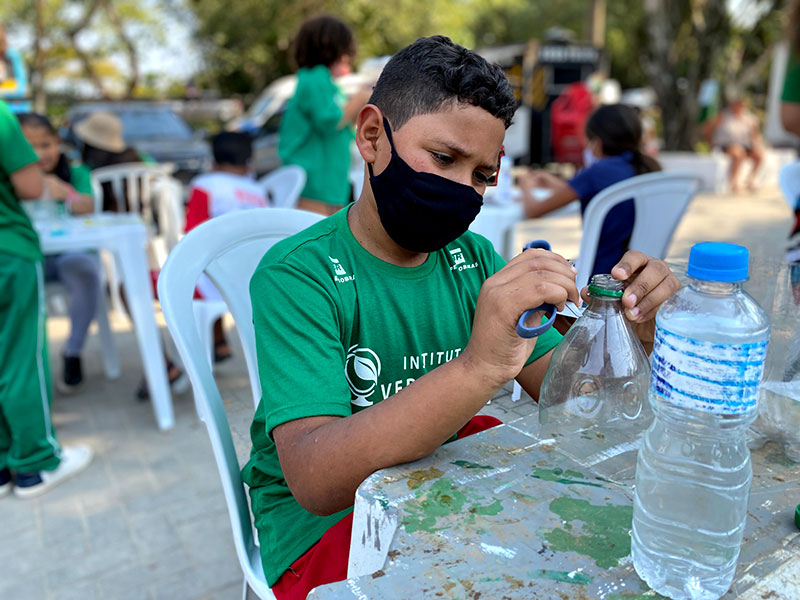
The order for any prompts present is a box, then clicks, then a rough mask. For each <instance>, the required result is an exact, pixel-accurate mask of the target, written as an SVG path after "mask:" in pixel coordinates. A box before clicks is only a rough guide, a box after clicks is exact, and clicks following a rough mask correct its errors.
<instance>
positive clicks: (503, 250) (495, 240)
mask: <svg viewBox="0 0 800 600" xmlns="http://www.w3.org/2000/svg"><path fill="white" fill-rule="evenodd" d="M551 195H552V191H551V190H547V189H543V188H542V189H537V190H534V197H535V198H536V199H537V200H539V201H542V200H545V199H546V198H549V197H550V196H551ZM520 196H521V192H520V189H519V188H518V187H514V188H513V189H512V192H511V198H512V199H513V201H512V202H507V203H498V202H495V201H494V198H493V192H492V189H491V188H489V189H488V190H487V192H486V195H485V196H484V198H485V201H484V204H483V207H482V208H481V212H480V213H478V216H477V217H475V220H474V221H473V222H472V224H471V225H470V226H469V230H470V231H472V232H473V233H479V234H480V235H482V236H483V237H485V238H486V239H488V240H489V241H490V242H491V243H492V245H493V246H494V249H495V250H497V253H498V254H499V255H500V256H502V257H503V258H505V259H506V260H511V258H513V257H514V256H516V255H517V254H518V253H519V252H520V251H521V250H522V248H516V247H513V241H514V240H513V236H512V232H513V228H514V225H516V224H517V223H519V222H521V221H524V220H525V209H524V208H523V205H522V202H520V201H519V199H520ZM576 214H580V202H578V201H577V200H576V201H574V202H570V203H569V204H567V205H566V206H564V207H562V208H559V209H557V210H554V211H553V212H551V213H548V214H546V215H544V216H543V217H542V221H543V224H544V223H547V219H551V218H554V217H555V218H558V217H569V216H573V215H576ZM570 224H571V226H572V227H574V225H573V224H572V221H570ZM548 225H549V224H548ZM545 229H547V227H545ZM578 232H579V233H580V225H579V226H578ZM542 239H549V238H548V236H547V235H542Z"/></svg>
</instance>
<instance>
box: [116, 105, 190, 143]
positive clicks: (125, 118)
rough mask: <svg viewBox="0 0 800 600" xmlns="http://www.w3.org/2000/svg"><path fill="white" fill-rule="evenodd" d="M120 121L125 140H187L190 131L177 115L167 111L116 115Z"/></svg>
mask: <svg viewBox="0 0 800 600" xmlns="http://www.w3.org/2000/svg"><path fill="white" fill-rule="evenodd" d="M118 116H119V118H120V119H122V131H123V132H124V136H125V139H126V140H128V141H135V140H141V139H147V138H171V139H181V140H188V139H191V137H192V130H191V129H190V128H189V126H188V125H186V123H184V122H183V121H182V120H181V119H180V117H179V116H178V115H176V114H175V113H173V112H170V111H168V110H152V111H151V110H132V111H124V112H120V113H118Z"/></svg>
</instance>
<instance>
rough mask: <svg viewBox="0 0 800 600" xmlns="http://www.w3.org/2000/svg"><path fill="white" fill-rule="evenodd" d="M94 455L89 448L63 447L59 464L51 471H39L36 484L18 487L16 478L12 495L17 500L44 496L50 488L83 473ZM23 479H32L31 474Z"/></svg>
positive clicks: (18, 482)
mask: <svg viewBox="0 0 800 600" xmlns="http://www.w3.org/2000/svg"><path fill="white" fill-rule="evenodd" d="M92 456H94V453H93V452H92V449H91V448H90V447H89V446H83V445H79V446H64V447H63V448H62V449H61V462H60V463H58V467H56V468H55V469H54V470H53V471H40V472H39V477H38V478H36V479H38V482H31V483H30V484H28V482H25V484H23V485H22V486H20V481H21V478H20V477H19V476H18V478H17V485H16V486H14V495H15V496H16V497H17V498H33V497H35V496H39V495H40V494H44V493H45V492H46V491H48V490H49V489H50V488H52V487H55V486H57V485H58V484H59V483H62V482H64V481H66V480H67V479H69V478H70V477H72V476H73V475H76V474H78V473H80V472H81V471H83V470H84V469H85V468H86V467H88V466H89V463H90V462H92ZM25 479H29V480H30V479H34V478H32V477H31V474H25Z"/></svg>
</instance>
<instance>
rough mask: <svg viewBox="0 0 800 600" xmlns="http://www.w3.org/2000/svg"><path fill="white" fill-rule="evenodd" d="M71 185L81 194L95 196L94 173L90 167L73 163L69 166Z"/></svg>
mask: <svg viewBox="0 0 800 600" xmlns="http://www.w3.org/2000/svg"><path fill="white" fill-rule="evenodd" d="M69 175H70V177H69V179H70V181H69V184H70V185H71V186H72V187H74V188H75V191H76V192H78V193H79V194H89V195H90V196H91V195H93V193H94V191H93V190H92V172H91V171H90V170H89V167H87V166H86V165H82V164H80V163H72V164H70V166H69Z"/></svg>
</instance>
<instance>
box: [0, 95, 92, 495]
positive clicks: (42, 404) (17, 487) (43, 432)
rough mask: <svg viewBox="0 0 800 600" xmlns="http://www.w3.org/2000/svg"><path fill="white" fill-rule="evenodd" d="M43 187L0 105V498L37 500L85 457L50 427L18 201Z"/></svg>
mask: <svg viewBox="0 0 800 600" xmlns="http://www.w3.org/2000/svg"><path fill="white" fill-rule="evenodd" d="M42 189H43V177H42V171H41V168H40V167H39V165H38V157H37V156H36V153H35V152H34V151H33V149H32V148H31V147H30V145H29V144H28V142H27V141H26V140H25V137H24V136H23V134H22V131H21V129H20V126H19V123H17V119H16V118H15V117H14V115H13V114H12V113H11V111H10V110H9V109H8V107H7V106H6V104H5V103H4V102H2V101H0V496H4V495H6V494H8V493H10V492H11V490H12V488H13V490H14V494H15V495H16V496H17V497H19V498H30V497H33V496H38V495H39V494H41V493H43V492H45V491H47V490H49V489H50V488H52V487H53V486H54V485H56V484H58V483H60V482H62V481H64V480H65V479H67V478H68V477H70V476H72V475H74V474H76V473H78V472H79V471H81V470H83V469H84V468H86V466H87V465H88V464H89V461H90V460H91V457H92V452H91V449H90V448H88V447H86V446H71V447H64V448H61V447H60V446H59V444H58V442H57V441H56V436H55V431H54V430H53V425H52V423H51V422H50V368H49V365H48V359H47V341H46V338H45V315H44V282H43V275H42V252H41V250H40V248H39V239H38V237H37V235H36V232H35V231H34V229H33V227H32V226H31V222H30V220H29V219H28V216H27V215H26V214H25V211H24V210H23V209H22V206H21V204H20V199H25V200H27V199H33V198H38V197H39V196H41V194H42ZM12 472H13V476H12Z"/></svg>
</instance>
